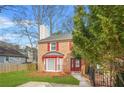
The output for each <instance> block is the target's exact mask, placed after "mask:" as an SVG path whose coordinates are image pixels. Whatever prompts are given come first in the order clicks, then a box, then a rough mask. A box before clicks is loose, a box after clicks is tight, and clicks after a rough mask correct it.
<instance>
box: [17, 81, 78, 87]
mask: <svg viewBox="0 0 124 93" xmlns="http://www.w3.org/2000/svg"><path fill="white" fill-rule="evenodd" d="M18 87H79V85H70V84H56V83H48V82H28V83H25V84H22V85H19V86H18Z"/></svg>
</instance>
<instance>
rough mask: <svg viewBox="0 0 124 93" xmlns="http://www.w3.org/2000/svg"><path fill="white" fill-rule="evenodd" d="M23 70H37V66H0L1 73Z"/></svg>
mask: <svg viewBox="0 0 124 93" xmlns="http://www.w3.org/2000/svg"><path fill="white" fill-rule="evenodd" d="M22 70H29V71H31V70H36V64H10V63H8V64H0V73H5V72H13V71H22Z"/></svg>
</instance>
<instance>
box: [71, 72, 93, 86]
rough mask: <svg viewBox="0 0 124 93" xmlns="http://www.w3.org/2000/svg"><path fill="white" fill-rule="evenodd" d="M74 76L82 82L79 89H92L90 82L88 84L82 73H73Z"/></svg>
mask: <svg viewBox="0 0 124 93" xmlns="http://www.w3.org/2000/svg"><path fill="white" fill-rule="evenodd" d="M72 76H73V77H74V78H76V79H78V80H79V81H80V84H79V87H92V86H91V84H90V82H88V81H87V80H86V79H85V78H84V77H82V76H81V74H80V73H72Z"/></svg>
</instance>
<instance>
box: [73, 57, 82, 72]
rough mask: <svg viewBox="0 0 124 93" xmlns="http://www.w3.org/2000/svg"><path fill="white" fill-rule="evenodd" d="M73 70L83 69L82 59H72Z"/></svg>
mask: <svg viewBox="0 0 124 93" xmlns="http://www.w3.org/2000/svg"><path fill="white" fill-rule="evenodd" d="M71 71H81V61H80V60H79V59H75V58H72V59H71Z"/></svg>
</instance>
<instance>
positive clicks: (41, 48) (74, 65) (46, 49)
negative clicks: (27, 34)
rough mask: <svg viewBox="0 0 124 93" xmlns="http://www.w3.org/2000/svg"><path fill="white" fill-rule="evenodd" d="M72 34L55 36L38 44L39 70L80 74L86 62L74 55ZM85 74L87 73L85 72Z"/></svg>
mask: <svg viewBox="0 0 124 93" xmlns="http://www.w3.org/2000/svg"><path fill="white" fill-rule="evenodd" d="M72 45H73V44H72V34H58V35H57V34H53V35H51V36H49V37H47V38H45V39H42V40H40V41H39V42H38V70H39V71H44V72H65V73H70V72H80V71H81V68H82V67H84V69H85V64H84V63H85V62H84V61H83V60H79V59H76V58H75V57H74V56H73V54H72ZM83 72H85V71H83Z"/></svg>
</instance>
